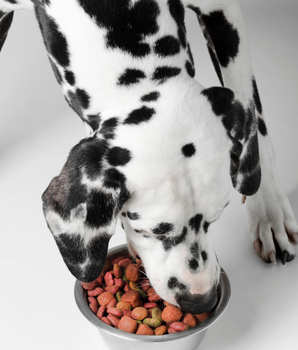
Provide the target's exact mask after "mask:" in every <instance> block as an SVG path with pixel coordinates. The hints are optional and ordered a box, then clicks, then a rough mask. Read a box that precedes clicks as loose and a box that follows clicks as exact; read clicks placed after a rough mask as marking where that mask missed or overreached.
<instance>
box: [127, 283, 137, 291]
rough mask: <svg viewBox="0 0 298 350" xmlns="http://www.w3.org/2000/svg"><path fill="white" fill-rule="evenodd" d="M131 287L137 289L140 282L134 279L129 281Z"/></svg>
mask: <svg viewBox="0 0 298 350" xmlns="http://www.w3.org/2000/svg"><path fill="white" fill-rule="evenodd" d="M129 288H130V289H131V290H135V289H137V288H138V284H137V283H136V282H133V281H129Z"/></svg>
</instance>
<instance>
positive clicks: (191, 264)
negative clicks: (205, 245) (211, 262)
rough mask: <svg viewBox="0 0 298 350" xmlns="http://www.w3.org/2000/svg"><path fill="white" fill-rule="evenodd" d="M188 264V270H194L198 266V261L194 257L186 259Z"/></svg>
mask: <svg viewBox="0 0 298 350" xmlns="http://www.w3.org/2000/svg"><path fill="white" fill-rule="evenodd" d="M188 266H189V268H190V270H192V271H196V270H197V269H198V267H199V262H198V260H196V259H190V260H189V261H188Z"/></svg>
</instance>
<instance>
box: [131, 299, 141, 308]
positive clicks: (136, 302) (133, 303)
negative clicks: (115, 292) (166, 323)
mask: <svg viewBox="0 0 298 350" xmlns="http://www.w3.org/2000/svg"><path fill="white" fill-rule="evenodd" d="M131 306H132V307H133V308H135V307H140V306H143V302H142V300H141V299H136V300H134V301H132V302H131Z"/></svg>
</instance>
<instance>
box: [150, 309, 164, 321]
mask: <svg viewBox="0 0 298 350" xmlns="http://www.w3.org/2000/svg"><path fill="white" fill-rule="evenodd" d="M161 314H162V311H161V310H160V308H158V307H155V308H154V309H152V318H154V319H155V320H159V321H160V322H162V318H161Z"/></svg>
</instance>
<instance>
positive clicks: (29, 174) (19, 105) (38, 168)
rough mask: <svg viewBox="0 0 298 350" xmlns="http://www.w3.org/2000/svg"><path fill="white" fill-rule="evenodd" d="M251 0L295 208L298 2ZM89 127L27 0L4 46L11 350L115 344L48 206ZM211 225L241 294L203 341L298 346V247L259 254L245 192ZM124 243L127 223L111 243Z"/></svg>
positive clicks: (204, 347)
mask: <svg viewBox="0 0 298 350" xmlns="http://www.w3.org/2000/svg"><path fill="white" fill-rule="evenodd" d="M61 1H63V0H61ZM242 5H243V12H244V18H245V22H246V26H247V31H248V36H249V40H250V45H251V53H252V59H253V65H254V71H255V76H256V79H257V83H258V87H259V91H260V95H261V100H262V103H263V108H264V112H265V117H266V121H267V126H268V129H269V132H270V134H271V137H272V139H273V143H274V146H275V151H276V156H277V170H278V174H279V178H280V182H281V184H282V188H283V189H284V191H285V192H286V193H287V195H288V197H289V199H290V202H291V204H292V207H293V209H294V212H295V215H296V218H297V217H298V176H297V175H298V162H297V153H298V137H297V132H298V112H297V110H298V102H297V101H298V67H297V60H298V42H297V36H298V20H297V19H298V2H297V0H296V1H290V0H286V1H285V0H283V1H273V0H270V1H269V0H267V1H266V0H258V1H257V0H253V1H252V0H243V1H242ZM187 22H188V25H187V26H188V30H189V40H190V42H191V46H192V51H193V53H194V56H195V61H196V70H197V75H196V78H197V79H198V80H199V81H200V82H201V84H203V85H205V86H211V85H219V83H218V81H217V78H216V75H215V73H214V71H213V68H212V65H211V62H210V59H209V56H208V53H207V50H206V47H205V43H204V41H203V39H202V34H201V32H200V29H199V26H198V24H197V21H196V18H195V16H194V15H193V14H191V13H189V14H187ZM84 136H85V130H84V127H83V124H82V123H81V121H80V119H79V118H78V116H76V115H75V113H74V112H73V111H72V110H70V108H69V107H68V105H67V104H66V102H65V101H64V98H63V96H62V94H61V92H60V88H59V86H58V84H57V83H56V81H55V79H54V75H53V73H52V71H51V67H50V65H49V62H48V59H47V56H46V51H45V49H44V46H43V43H42V39H41V35H40V32H39V28H38V25H37V22H36V20H35V17H34V14H33V12H29V11H28V12H27V11H19V12H18V13H16V14H15V18H14V23H13V26H12V29H11V31H10V33H9V35H8V39H7V42H6V43H5V45H4V47H3V50H2V53H1V55H0V196H1V199H0V213H1V219H0V231H1V236H0V240H1V241H0V267H1V280H0V290H1V298H0V329H1V336H0V348H1V349H5V350H9V349H13V350H16V349H24V350H27V349H28V350H29V349H30V350H35V349H38V350H40V349H43V350H44V349H45V350H48V349H51V350H52V349H55V350H62V349H74V350H77V349H83V348H84V349H90V350H91V349H101V350H107V348H106V346H105V345H104V344H103V343H102V340H101V338H100V337H99V335H98V333H97V330H96V329H95V328H94V326H92V325H91V324H89V323H88V321H87V320H86V319H85V318H84V317H83V316H82V315H81V314H80V312H79V310H78V309H77V306H76V304H75V301H74V297H73V287H74V282H75V280H74V278H73V277H72V276H71V275H70V273H69V272H68V270H67V268H66V267H65V265H64V263H63V261H62V258H61V256H60V254H59V253H58V249H57V247H56V245H55V242H54V240H53V238H52V237H51V234H50V232H49V231H48V229H47V226H46V224H45V221H44V218H43V214H42V209H41V199H40V197H41V194H42V193H43V191H44V190H45V189H46V187H47V185H48V184H49V182H50V180H51V179H52V178H53V177H54V176H56V175H57V174H58V173H59V172H60V170H61V168H62V166H63V164H64V162H65V160H66V157H67V155H68V152H69V150H70V149H71V147H72V146H74V145H75V144H76V143H77V142H78V141H79V140H80V139H82V138H83V137H84ZM211 232H212V237H213V241H214V246H215V250H216V252H217V254H218V256H219V259H220V262H221V265H222V266H223V268H224V269H225V270H226V272H227V273H228V275H229V277H230V281H231V285H232V298H231V302H230V305H229V307H228V309H227V311H226V313H225V314H224V315H223V316H222V318H221V319H220V320H219V321H218V322H217V323H216V324H215V325H213V326H212V327H211V328H210V329H209V330H208V332H207V335H206V337H205V339H204V341H203V342H202V344H201V346H200V349H201V350H215V349H219V350H239V349H241V350H251V349H254V350H261V349H262V350H263V349H266V350H267V349H270V350H280V349H286V350H297V349H298V332H297V330H298V300H297V299H298V258H296V259H295V260H294V261H292V262H291V263H288V264H287V265H286V266H282V265H281V263H280V262H279V261H278V263H277V266H275V267H274V266H271V265H267V264H266V263H264V262H262V261H261V260H260V258H258V257H257V255H256V254H255V253H254V250H253V248H252V246H251V243H250V241H249V237H248V234H247V228H246V217H245V206H243V205H241V204H240V195H238V194H237V193H236V192H235V193H233V198H232V203H231V204H230V206H229V207H228V208H227V209H226V211H225V212H224V214H223V216H222V218H221V219H220V220H219V221H218V222H216V223H214V224H213V225H212V226H211ZM122 243H125V234H124V232H123V231H122V229H121V228H120V227H118V229H117V232H116V234H115V236H114V237H113V238H112V240H111V243H110V246H111V247H112V246H116V245H118V244H122ZM296 251H297V249H296Z"/></svg>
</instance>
